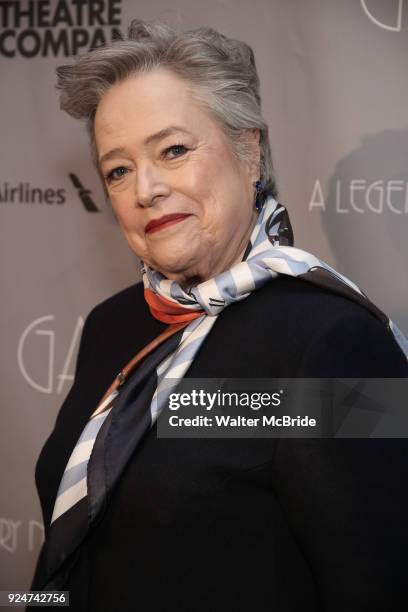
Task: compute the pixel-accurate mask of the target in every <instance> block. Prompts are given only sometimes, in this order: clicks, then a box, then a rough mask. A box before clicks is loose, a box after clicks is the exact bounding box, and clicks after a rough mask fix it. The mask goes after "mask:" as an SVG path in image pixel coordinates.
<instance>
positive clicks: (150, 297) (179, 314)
mask: <svg viewBox="0 0 408 612" xmlns="http://www.w3.org/2000/svg"><path fill="white" fill-rule="evenodd" d="M144 297H145V300H146V302H147V303H148V305H149V309H150V312H151V313H152V315H153V316H154V318H155V319H158V320H159V321H163V323H183V322H184V321H192V320H193V319H197V318H198V317H201V315H202V314H203V312H204V310H188V309H186V308H183V306H179V305H178V304H174V303H173V302H170V300H167V299H166V298H164V297H162V296H161V295H157V294H156V293H154V292H153V291H152V290H151V289H145V290H144Z"/></svg>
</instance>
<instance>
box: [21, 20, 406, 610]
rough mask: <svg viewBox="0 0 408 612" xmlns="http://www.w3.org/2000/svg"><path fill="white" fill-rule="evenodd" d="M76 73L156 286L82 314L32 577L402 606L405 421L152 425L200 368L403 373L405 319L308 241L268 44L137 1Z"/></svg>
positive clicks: (87, 591) (99, 597)
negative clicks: (287, 186) (330, 433)
mask: <svg viewBox="0 0 408 612" xmlns="http://www.w3.org/2000/svg"><path fill="white" fill-rule="evenodd" d="M58 75H59V87H60V89H61V91H62V107H63V108H64V109H65V110H66V111H67V112H69V113H70V114H71V115H72V116H74V117H77V118H84V119H86V120H87V125H88V129H89V133H90V137H91V146H92V151H93V154H94V158H95V162H96V165H97V168H98V171H99V173H100V176H101V179H102V181H103V184H104V186H105V189H106V192H107V194H108V196H109V198H110V201H111V203H112V206H113V210H114V211H115V214H116V216H117V218H118V221H119V224H120V226H121V228H122V230H123V232H124V235H125V237H126V239H127V241H128V243H129V245H130V247H131V249H132V250H133V251H134V252H135V253H136V254H137V255H138V256H139V257H140V259H141V260H142V262H143V268H142V276H143V285H142V284H141V283H140V284H136V285H134V286H132V287H129V288H128V289H126V290H124V291H122V292H121V293H119V294H117V295H115V296H113V297H112V298H110V299H109V300H107V301H105V302H104V303H103V304H100V305H99V306H97V307H96V308H95V309H94V310H93V311H92V312H91V313H90V315H89V316H88V318H87V320H86V323H85V326H84V330H83V335H82V339H81V344H80V350H79V355H78V362H77V370H76V377H75V382H74V385H73V387H72V389H71V391H70V393H69V395H68V397H67V399H66V401H65V403H64V405H63V406H62V408H61V411H60V413H59V415H58V418H57V421H56V424H55V428H54V431H53V432H52V434H51V436H50V438H49V439H48V441H47V443H46V445H45V447H44V449H43V451H42V453H41V456H40V459H39V462H38V465H37V473H36V477H37V485H38V489H39V494H40V498H41V503H42V509H43V514H44V523H45V528H46V542H45V545H44V547H43V550H42V552H41V556H40V560H39V562H38V566H37V571H36V576H35V578H34V583H33V587H32V588H33V589H63V590H69V591H70V606H71V609H74V610H95V611H98V612H100V611H102V610H107V611H112V610H116V609H120V610H122V611H126V610H134V609H137V610H163V609H169V610H177V611H179V610H189V611H204V610H205V611H209V610H223V611H224V610H248V609H253V610H257V611H258V610H279V611H283V610H285V611H292V610H293V611H295V610H299V609H301V610H302V611H305V610H310V611H312V610H313V611H316V610H339V611H340V610H341V611H342V612H343V611H345V610H347V611H352V610H358V611H359V612H361V611H362V610H368V609H370V610H377V609H378V610H380V609H381V610H384V609H387V610H391V609H394V607H393V606H394V604H393V601H396V599H393V598H394V597H395V596H396V595H397V596H399V597H402V596H403V595H404V596H405V585H404V579H405V576H403V574H404V572H403V571H402V566H403V562H402V559H403V558H404V557H403V556H402V555H403V552H404V553H405V548H404V547H403V546H401V547H399V545H398V544H397V538H400V539H401V540H402V539H403V538H401V536H405V535H406V531H405V533H404V532H403V531H402V525H403V518H402V516H403V513H405V511H406V494H405V493H404V492H403V491H405V484H403V486H402V482H401V481H402V479H403V478H402V477H403V474H404V473H405V474H406V467H407V465H406V464H407V460H406V458H405V453H404V452H403V451H404V448H405V447H404V444H403V442H401V441H400V442H399V441H396V440H391V441H390V440H376V441H373V440H318V439H307V440H306V439H304V440H300V439H298V440H287V439H286V440H285V439H281V440H279V442H278V441H277V440H272V439H221V440H220V439H218V440H217V439H182V440H181V439H178V440H172V439H163V438H158V437H157V435H156V431H155V426H154V424H155V421H156V418H157V416H158V414H159V413H160V411H161V410H162V409H163V406H164V405H165V400H166V397H167V396H168V394H169V392H170V390H171V389H172V388H175V386H176V385H177V383H178V382H179V381H180V380H181V379H182V378H183V377H184V378H190V377H191V378H205V377H207V378H212V377H217V378H219V377H227V378H258V377H262V378H271V377H303V378H305V377H377V376H378V377H405V376H406V375H407V359H406V355H404V347H405V345H404V342H405V339H404V338H403V336H402V334H400V332H399V331H398V330H397V328H396V327H395V326H394V325H393V324H392V323H391V322H390V321H389V320H388V319H387V317H386V316H385V315H383V313H381V312H380V311H379V310H378V309H377V308H376V307H375V306H374V305H373V304H371V302H369V301H368V300H367V298H366V297H365V296H364V295H363V294H362V293H361V292H360V290H359V289H358V288H357V287H356V286H355V285H353V283H352V282H351V281H348V280H347V279H345V278H344V277H342V276H341V275H339V274H338V273H336V272H335V271H334V270H332V269H331V268H330V267H329V266H327V265H326V264H324V263H323V262H321V261H319V260H318V259H316V258H315V257H314V256H312V255H310V254H308V253H305V252H303V251H300V250H298V249H295V248H294V247H292V246H291V244H292V232H291V228H290V224H289V219H288V217H287V214H286V211H285V209H284V208H283V207H282V206H281V205H279V204H278V203H277V202H276V200H275V196H276V188H275V182H274V179H273V174H272V165H271V159H270V150H269V142H268V132H267V127H266V125H265V122H264V120H263V118H262V115H261V110H260V96H259V81H258V75H257V72H256V67H255V61H254V56H253V53H252V51H251V49H250V48H249V47H248V46H247V45H246V44H245V43H242V42H239V41H235V40H231V39H228V38H226V37H224V36H222V35H221V34H219V33H217V32H215V31H213V30H209V29H200V30H196V31H192V32H186V33H182V34H178V33H176V32H175V31H173V30H172V29H171V28H170V27H168V26H166V25H163V24H157V23H153V24H151V23H144V22H142V21H139V20H135V21H133V22H132V24H131V27H130V30H129V36H128V39H127V40H125V41H117V42H115V43H113V44H112V45H111V46H109V47H106V48H103V49H98V50H95V51H92V52H90V53H88V54H87V55H84V56H83V57H81V58H79V59H78V60H77V61H76V63H75V64H73V65H72V66H64V67H62V68H60V69H59V70H58ZM125 364H127V365H125ZM118 372H119V375H118V376H116V375H117V373H118ZM115 377H116V378H115ZM112 380H113V381H114V382H113V383H112V385H111V386H110V387H109V384H110V383H111V382H112ZM169 385H170V386H169ZM172 385H173V386H172ZM107 387H109V388H108V390H106V389H107ZM166 394H167V395H166ZM101 398H102V400H101ZM403 470H405V472H403ZM395 609H397V608H395ZM398 609H399V608H398Z"/></svg>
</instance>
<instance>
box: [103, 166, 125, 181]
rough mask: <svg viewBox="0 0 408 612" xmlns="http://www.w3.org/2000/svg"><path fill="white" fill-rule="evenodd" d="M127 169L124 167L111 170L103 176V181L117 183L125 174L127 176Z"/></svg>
mask: <svg viewBox="0 0 408 612" xmlns="http://www.w3.org/2000/svg"><path fill="white" fill-rule="evenodd" d="M127 172H128V169H127V168H125V167H124V166H119V167H118V168H113V170H111V171H110V172H108V174H106V175H105V179H106V182H107V183H111V182H112V181H118V180H119V179H121V178H123V177H124V176H125V174H127Z"/></svg>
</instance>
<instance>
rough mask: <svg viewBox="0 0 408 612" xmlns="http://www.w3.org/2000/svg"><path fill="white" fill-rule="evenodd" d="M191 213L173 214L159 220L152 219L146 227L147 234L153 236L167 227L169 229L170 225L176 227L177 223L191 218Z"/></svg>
mask: <svg viewBox="0 0 408 612" xmlns="http://www.w3.org/2000/svg"><path fill="white" fill-rule="evenodd" d="M190 216H191V215H190V214H189V213H173V214H172V215H163V217H160V218H159V219H152V221H149V223H148V224H147V225H146V227H145V233H146V234H152V233H153V232H159V231H160V230H162V229H164V228H165V227H169V226H170V225H174V224H175V223H179V222H180V221H183V219H186V218H187V217H190Z"/></svg>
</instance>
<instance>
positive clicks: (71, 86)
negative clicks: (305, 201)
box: [57, 19, 277, 201]
mask: <svg viewBox="0 0 408 612" xmlns="http://www.w3.org/2000/svg"><path fill="white" fill-rule="evenodd" d="M158 67H164V68H167V69H168V70H170V71H172V72H173V73H174V74H176V75H177V76H179V77H181V78H183V79H184V80H185V81H187V82H189V83H192V84H193V85H194V89H193V95H194V96H195V98H196V99H197V100H198V102H199V103H201V104H202V105H204V106H205V108H206V109H207V110H208V111H209V112H210V113H211V114H212V116H213V117H214V118H215V119H216V120H217V121H218V122H219V124H220V126H221V128H222V129H223V131H224V133H225V134H226V136H227V137H228V139H229V141H230V143H231V147H232V149H233V151H234V153H235V154H236V156H237V157H238V158H240V159H243V160H245V159H248V156H249V155H250V153H249V150H248V142H247V140H245V139H244V138H243V134H244V133H245V130H248V129H258V130H259V132H260V149H261V159H260V178H261V180H262V191H261V192H260V200H261V201H264V199H265V197H266V196H267V195H268V194H272V195H273V196H276V195H277V188H276V181H275V177H274V173H273V166H272V158H271V151H270V145H269V136H268V126H267V124H266V123H265V120H264V118H263V116H262V112H261V98H260V93H259V77H258V73H257V70H256V65H255V57H254V53H253V51H252V49H251V47H250V46H249V45H247V44H246V43H244V42H242V41H239V40H234V39H231V38H227V37H226V36H224V35H223V34H220V33H219V32H217V31H215V30H213V29H212V28H198V29H196V30H190V31H188V32H177V31H176V30H174V29H173V28H171V27H170V26H169V25H167V24H165V23H160V22H146V21H142V20H140V19H134V20H133V21H132V22H131V24H130V27H129V31H128V37H127V39H125V40H115V41H113V42H112V43H110V44H109V45H106V46H104V47H98V48H97V49H93V50H91V51H89V52H88V53H86V54H84V55H81V56H79V57H78V58H77V59H76V62H75V63H74V64H71V65H66V66H60V67H59V68H57V75H58V83H57V88H58V89H60V90H61V98H60V100H61V108H62V109H63V110H65V111H66V112H67V113H69V114H70V115H71V116H72V117H75V118H77V119H85V120H86V124H87V129H88V132H89V136H90V140H91V150H92V156H93V160H94V162H95V165H96V167H97V168H98V162H97V151H96V145H95V135H94V119H95V113H96V109H97V106H98V104H99V102H100V100H101V98H102V96H103V95H104V94H105V93H106V92H107V91H108V89H109V88H110V87H112V86H113V85H114V84H115V83H119V82H120V81H123V80H125V79H126V78H128V77H130V76H132V75H133V74H136V73H141V72H149V71H151V70H153V69H154V68H158ZM98 171H99V168H98Z"/></svg>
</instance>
